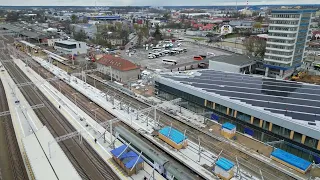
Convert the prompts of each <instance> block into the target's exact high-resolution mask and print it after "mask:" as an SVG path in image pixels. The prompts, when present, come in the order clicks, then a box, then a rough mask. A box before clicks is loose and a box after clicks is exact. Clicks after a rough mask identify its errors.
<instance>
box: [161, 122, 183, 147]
mask: <svg viewBox="0 0 320 180" xmlns="http://www.w3.org/2000/svg"><path fill="white" fill-rule="evenodd" d="M170 129H171V131H170ZM169 132H170V134H169ZM159 133H161V134H162V135H164V136H166V137H167V138H169V139H171V140H172V141H173V142H175V143H176V144H179V143H181V142H182V141H183V140H184V135H183V133H182V132H180V131H178V130H176V129H174V128H171V127H169V126H167V127H164V128H162V129H161V130H160V131H159ZM185 139H187V136H186V137H185Z"/></svg>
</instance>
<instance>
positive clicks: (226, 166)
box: [216, 157, 234, 171]
mask: <svg viewBox="0 0 320 180" xmlns="http://www.w3.org/2000/svg"><path fill="white" fill-rule="evenodd" d="M216 165H217V166H219V167H221V168H222V169H223V170H225V171H229V170H230V169H231V168H232V167H233V166H234V163H233V162H231V161H230V160H228V159H226V158H224V157H221V158H219V159H218V161H217V162H216Z"/></svg>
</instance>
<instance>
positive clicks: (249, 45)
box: [243, 37, 255, 53]
mask: <svg viewBox="0 0 320 180" xmlns="http://www.w3.org/2000/svg"><path fill="white" fill-rule="evenodd" d="M254 42H255V40H254V38H253V37H248V38H246V39H245V40H244V41H243V46H244V47H245V48H246V50H247V51H248V52H249V53H252V52H254Z"/></svg>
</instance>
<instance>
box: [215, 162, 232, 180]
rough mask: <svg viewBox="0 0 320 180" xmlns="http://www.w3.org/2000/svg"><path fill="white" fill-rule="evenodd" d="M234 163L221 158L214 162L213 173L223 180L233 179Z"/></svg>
mask: <svg viewBox="0 0 320 180" xmlns="http://www.w3.org/2000/svg"><path fill="white" fill-rule="evenodd" d="M233 168H234V163H233V162H231V161H230V160H228V159H226V158H224V157H221V158H219V159H218V161H217V162H216V165H215V167H214V173H215V174H216V175H217V176H219V177H220V178H221V179H223V180H229V179H231V178H232V177H233V174H234V171H233Z"/></svg>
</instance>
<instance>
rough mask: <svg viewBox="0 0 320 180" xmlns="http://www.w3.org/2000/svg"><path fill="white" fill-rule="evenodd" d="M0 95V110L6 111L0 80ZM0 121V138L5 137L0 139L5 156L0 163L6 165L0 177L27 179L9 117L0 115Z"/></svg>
mask: <svg viewBox="0 0 320 180" xmlns="http://www.w3.org/2000/svg"><path fill="white" fill-rule="evenodd" d="M0 97H1V98H0V99H1V105H0V112H3V111H8V110H9V107H8V103H7V98H6V94H5V91H4V88H3V84H2V81H0ZM0 123H2V124H1V126H0V131H2V133H1V135H3V136H2V137H1V138H3V139H5V140H4V141H1V142H3V144H1V145H0V146H1V148H2V149H1V151H2V153H4V155H6V156H7V157H3V159H2V158H1V161H2V163H1V164H6V167H2V169H1V168H0V179H14V180H25V179H28V174H27V171H26V168H25V166H24V163H23V159H22V155H21V152H20V149H19V145H18V142H17V138H16V135H15V131H14V128H13V124H12V120H11V117H10V116H4V117H0ZM4 151H5V152H4ZM1 171H7V172H1Z"/></svg>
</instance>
